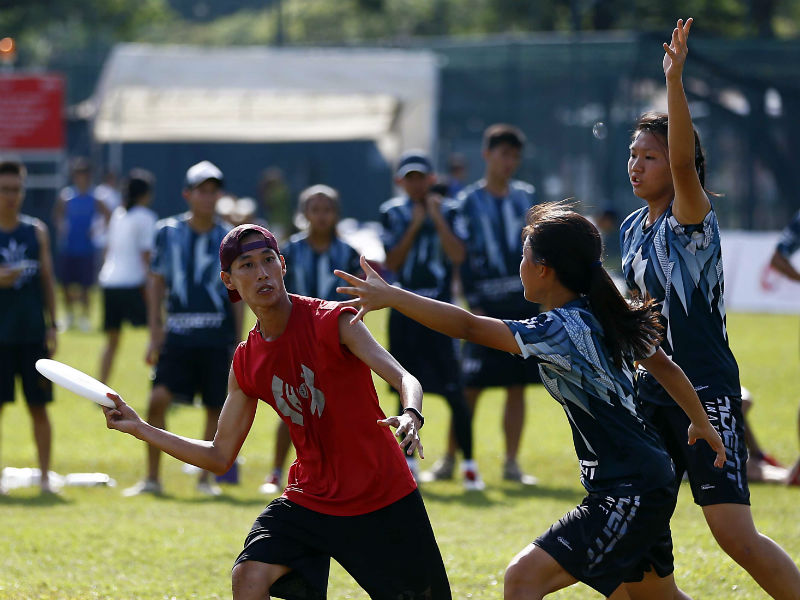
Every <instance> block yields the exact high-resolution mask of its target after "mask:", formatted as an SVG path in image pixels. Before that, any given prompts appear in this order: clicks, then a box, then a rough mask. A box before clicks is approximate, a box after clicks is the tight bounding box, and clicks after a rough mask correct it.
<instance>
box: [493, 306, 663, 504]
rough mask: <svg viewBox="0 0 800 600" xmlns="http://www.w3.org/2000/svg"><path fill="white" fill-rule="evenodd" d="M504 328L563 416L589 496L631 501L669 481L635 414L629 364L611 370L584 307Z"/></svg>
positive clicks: (658, 449)
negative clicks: (533, 362) (535, 366)
mask: <svg viewBox="0 0 800 600" xmlns="http://www.w3.org/2000/svg"><path fill="white" fill-rule="evenodd" d="M505 323H506V325H508V328H509V329H510V330H511V332H512V333H513V334H514V337H515V338H516V340H517V344H518V345H519V349H520V351H521V352H522V356H523V357H525V358H529V357H533V358H534V359H535V360H536V361H537V362H538V363H539V373H540V374H541V376H542V383H543V384H544V387H545V388H546V389H547V391H548V392H550V395H551V396H553V398H555V399H556V400H557V401H558V403H559V404H561V406H562V407H563V408H564V412H565V413H566V414H567V418H568V419H569V424H570V427H571V428H572V439H573V442H574V444H575V452H576V454H577V455H578V461H579V463H580V468H581V483H582V484H583V487H585V488H586V490H587V491H588V492H590V493H592V492H594V493H597V492H599V493H606V494H610V495H630V494H634V493H639V492H645V491H647V490H650V489H653V488H657V487H661V486H663V485H665V484H667V483H669V482H670V481H672V478H673V477H674V471H673V468H672V461H671V460H670V458H669V455H668V454H667V451H666V450H665V449H664V447H663V445H662V443H661V442H660V441H659V438H658V435H657V433H656V432H655V431H654V430H653V429H652V428H651V427H650V426H649V425H647V424H646V423H645V421H644V420H643V419H642V418H641V417H640V415H639V414H638V412H637V408H636V403H635V401H634V384H633V372H632V368H631V366H630V363H624V364H623V366H622V367H621V368H620V367H617V366H615V365H614V363H613V361H612V360H611V358H610V355H609V352H608V348H607V347H606V344H605V340H604V335H603V329H602V327H601V326H600V324H599V323H598V321H597V319H596V318H595V317H594V315H593V314H592V313H591V312H590V311H589V307H588V302H587V300H585V299H583V298H581V299H578V300H575V301H573V302H569V303H568V304H565V305H564V306H562V307H561V308H556V309H553V310H549V311H547V312H544V313H542V314H540V315H538V316H536V317H534V318H532V319H528V320H525V321H505Z"/></svg>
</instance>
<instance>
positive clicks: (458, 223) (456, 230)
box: [442, 198, 469, 242]
mask: <svg viewBox="0 0 800 600" xmlns="http://www.w3.org/2000/svg"><path fill="white" fill-rule="evenodd" d="M442 214H443V215H444V219H445V221H447V224H448V225H449V226H450V230H451V231H452V232H453V234H454V235H455V236H456V237H457V238H458V239H459V240H461V241H462V242H466V241H467V240H468V239H469V231H468V230H467V222H466V219H465V218H464V216H463V214H462V213H461V211H460V210H459V209H458V203H457V202H456V201H455V200H452V199H450V198H447V199H445V200H444V201H443V202H442Z"/></svg>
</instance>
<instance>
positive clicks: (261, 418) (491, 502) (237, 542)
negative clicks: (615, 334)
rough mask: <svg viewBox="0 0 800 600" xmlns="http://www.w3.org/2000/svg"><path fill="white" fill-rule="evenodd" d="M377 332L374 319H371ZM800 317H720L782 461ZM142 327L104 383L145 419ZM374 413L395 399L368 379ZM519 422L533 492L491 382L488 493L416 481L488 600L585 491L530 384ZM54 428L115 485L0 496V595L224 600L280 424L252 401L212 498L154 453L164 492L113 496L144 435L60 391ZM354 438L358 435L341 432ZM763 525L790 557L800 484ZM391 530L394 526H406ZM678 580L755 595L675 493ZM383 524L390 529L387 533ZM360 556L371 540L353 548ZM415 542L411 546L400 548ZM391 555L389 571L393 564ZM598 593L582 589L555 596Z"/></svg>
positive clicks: (59, 447)
mask: <svg viewBox="0 0 800 600" xmlns="http://www.w3.org/2000/svg"><path fill="white" fill-rule="evenodd" d="M367 322H368V324H369V325H370V328H371V329H372V330H373V332H374V333H375V334H376V336H377V337H378V338H379V339H381V340H383V339H385V315H383V314H377V315H375V314H372V315H370V316H369V317H368V319H367ZM798 325H799V323H798V319H797V318H796V317H786V316H774V315H745V314H733V315H730V317H729V320H728V327H729V332H730V336H731V339H732V342H733V348H734V352H735V353H736V356H737V358H738V360H739V364H740V368H741V372H742V383H744V385H746V386H747V387H749V388H750V390H751V391H752V392H753V395H754V397H755V408H754V410H753V411H752V413H751V422H752V423H753V426H754V429H755V431H756V433H757V436H758V438H759V440H760V442H761V444H762V445H763V446H764V447H765V448H766V449H767V450H768V451H769V452H771V453H772V454H774V455H775V456H776V457H777V458H778V459H779V460H781V461H783V462H784V463H790V462H792V461H794V459H795V458H796V456H797V448H798V441H797V432H796V421H797V419H796V413H797V405H798V399H800V377H799V376H798V375H799V374H800V365H798V335H799V334H800V331H798V330H800V327H799V326H798ZM101 343H102V337H101V335H100V334H99V333H88V334H86V333H79V332H69V333H67V334H65V335H62V336H61V337H60V346H59V350H58V353H57V355H56V356H55V358H56V359H59V360H62V361H65V362H68V363H70V364H72V365H74V366H76V367H78V368H80V369H83V370H86V371H88V372H90V373H95V372H96V370H97V364H98V354H99V351H100V346H101ZM145 343H146V338H145V333H144V331H143V330H136V331H134V330H126V331H125V332H124V335H123V340H122V345H121V349H120V354H119V356H118V359H117V363H116V368H115V371H114V373H113V375H112V380H111V381H110V384H111V386H112V387H114V388H115V389H117V390H118V391H119V392H120V393H121V394H122V396H123V397H124V398H125V399H126V400H127V401H128V402H129V403H130V404H131V405H132V406H133V407H134V408H136V409H137V410H139V411H140V412H143V411H144V409H145V406H146V401H147V394H148V389H149V380H148V369H147V368H146V367H145V365H144V364H143V361H142V357H143V355H144V350H145ZM378 391H379V393H380V395H381V396H382V398H383V405H384V410H385V411H386V412H388V413H393V412H394V410H395V402H396V401H395V399H394V397H393V396H392V395H390V394H389V393H387V391H386V385H385V384H384V383H383V382H382V381H379V382H378ZM526 401H527V407H528V419H527V428H526V431H525V437H524V443H523V450H522V453H521V462H522V464H523V467H524V468H525V469H526V470H528V471H530V472H532V473H535V474H536V475H537V476H538V477H539V478H540V480H541V484H540V486H538V487H536V488H531V489H523V488H521V487H519V486H516V485H512V484H508V483H505V482H503V481H502V480H501V479H500V463H501V457H502V435H501V431H500V419H501V409H502V399H501V396H500V394H499V392H498V391H497V390H492V391H489V392H487V393H486V394H485V395H484V397H483V398H482V399H481V402H480V404H479V407H478V412H477V415H476V419H475V433H476V453H477V459H478V461H479V464H480V467H481V470H482V474H483V477H484V479H485V480H486V483H487V489H486V491H485V492H483V493H480V492H469V493H466V492H464V491H463V490H462V487H461V483H460V482H459V481H454V482H441V483H435V484H428V485H426V486H424V488H423V494H424V497H425V502H426V505H427V507H428V511H429V513H430V517H431V521H432V523H433V526H434V529H435V530H436V535H437V539H438V541H439V546H440V548H441V550H442V554H443V556H444V559H445V564H446V565H447V569H448V573H449V576H450V581H451V584H452V588H453V597H454V598H459V599H463V598H486V599H498V598H502V594H503V571H504V569H505V566H506V564H507V563H508V561H509V560H510V559H511V557H512V556H514V554H515V553H516V552H517V551H519V550H520V549H521V548H523V547H524V546H525V545H526V544H528V543H529V542H530V541H531V540H532V539H534V538H535V537H536V536H537V535H538V534H540V533H541V532H542V531H544V530H545V529H546V528H547V527H548V526H549V525H550V524H551V523H552V522H553V521H554V520H556V519H557V518H559V517H560V516H561V515H562V514H563V513H564V512H566V511H567V510H569V509H571V508H572V507H573V506H574V505H575V504H576V503H578V502H579V501H580V499H581V497H582V495H583V493H582V488H581V486H580V484H579V481H578V466H577V461H576V459H575V455H574V451H573V448H572V441H571V436H570V433H569V427H568V425H567V422H566V418H565V417H564V415H563V413H562V411H561V409H560V408H559V406H558V405H557V404H556V403H555V402H554V401H553V400H552V399H551V398H550V397H549V396H548V395H547V394H546V393H545V392H544V391H543V390H542V388H541V387H534V388H531V389H530V390H529V391H528V393H527V400H526ZM50 414H51V418H52V420H53V426H54V442H53V465H52V469H53V470H54V471H56V472H57V473H60V474H66V473H71V472H94V471H100V472H105V473H108V474H110V475H111V476H112V477H113V478H114V479H116V480H117V482H118V485H117V487H115V488H107V487H98V488H78V487H69V488H65V489H64V490H63V492H62V494H61V495H60V496H56V497H44V496H40V495H39V494H38V492H37V490H36V489H34V488H23V489H18V490H13V491H12V492H11V493H10V494H9V496H7V497H0V565H2V568H0V598H2V599H5V598H9V599H10V598H13V599H15V600H16V599H24V598H47V599H56V598H58V599H87V598H115V599H122V598H131V599H132V598H137V599H171V598H176V599H182V598H227V597H230V568H231V565H232V562H233V560H234V558H235V557H236V555H237V554H238V552H239V551H240V549H241V546H242V542H243V540H244V537H245V535H246V534H247V532H248V530H249V528H250V525H251V524H252V522H253V520H254V519H255V517H256V516H257V515H258V513H259V512H260V511H261V510H262V508H263V507H264V506H265V504H266V502H267V501H268V499H267V498H265V497H263V496H260V495H259V494H258V492H257V488H258V485H259V484H260V483H261V481H262V478H263V477H264V475H265V474H266V473H267V471H268V468H269V466H270V464H271V456H272V441H273V431H274V426H275V423H276V422H277V417H276V416H275V415H274V413H273V412H272V410H271V409H270V408H269V407H268V406H266V405H265V404H262V405H261V407H260V410H259V412H258V414H257V416H256V423H255V424H254V426H253V428H252V430H251V432H250V436H249V438H248V440H247V442H246V443H245V445H244V447H243V448H242V453H241V456H242V457H243V459H244V463H243V464H242V465H241V468H240V476H241V482H240V484H239V485H235V486H225V487H224V491H225V493H224V495H223V496H221V497H220V498H215V499H208V498H205V497H201V496H199V495H198V494H197V493H196V492H195V490H194V482H195V480H194V477H193V476H189V475H186V474H184V473H182V472H181V464H180V463H179V462H178V461H176V460H174V459H172V458H170V457H166V458H165V460H164V461H163V480H164V488H165V492H166V495H165V496H164V497H162V498H152V497H149V496H145V497H136V498H123V497H121V495H120V490H121V489H122V488H124V487H127V486H129V485H131V484H133V483H134V482H136V481H137V480H138V479H139V478H140V477H141V476H142V474H143V470H144V457H145V449H144V446H143V444H141V443H140V442H138V441H136V440H134V439H133V438H130V437H128V436H124V435H121V434H119V433H117V432H112V431H108V430H107V429H106V427H105V422H104V419H103V417H102V414H101V413H100V410H99V408H97V407H96V406H95V405H93V404H91V403H90V402H88V401H86V400H83V399H82V398H79V397H77V396H74V395H72V394H70V393H68V392H66V391H64V390H60V389H59V390H58V391H57V392H56V401H55V403H54V404H53V405H52V406H51V412H50ZM425 415H426V427H425V430H424V431H423V441H424V443H425V451H426V455H427V456H428V459H427V461H426V462H427V463H428V466H430V463H432V462H433V460H435V459H436V458H437V457H438V456H440V455H441V453H442V451H443V448H444V442H445V439H444V437H445V435H444V432H445V428H446V425H447V423H448V418H449V417H448V411H447V409H446V406H445V403H444V401H443V400H441V399H440V398H437V397H435V396H434V397H428V398H426V400H425ZM202 416H203V411H202V410H201V409H197V408H192V407H176V408H174V409H173V410H172V412H171V413H170V416H169V427H170V429H171V430H173V431H176V432H178V433H181V434H184V435H188V436H197V435H198V434H199V432H200V431H201V427H202ZM353 434H354V435H357V432H353ZM0 456H1V457H2V463H1V464H2V465H3V466H14V467H31V466H35V465H36V462H35V458H34V447H33V442H32V437H31V431H30V420H29V418H28V415H27V411H26V410H25V408H24V403H23V402H21V401H20V399H18V401H17V402H16V403H14V404H13V405H10V406H7V407H6V408H5V410H4V411H3V421H2V453H1V454H0ZM751 491H752V502H753V513H754V515H755V520H756V524H757V525H758V527H759V529H760V530H761V531H762V532H763V533H765V534H767V535H769V536H771V537H773V538H774V539H776V540H777V541H778V542H779V543H780V544H781V545H782V546H783V547H784V548H785V549H786V550H787V552H789V554H790V555H791V556H792V557H793V558H794V560H795V561H796V562H800V502H798V500H800V489H798V488H783V487H779V486H775V485H769V486H768V485H760V484H755V485H753V486H751ZM402 526H403V524H402V523H398V524H397V527H402ZM672 530H673V536H674V542H675V549H676V550H675V562H676V577H677V579H678V582H679V584H680V585H681V587H682V588H683V589H684V590H685V591H686V592H687V593H689V594H690V595H691V596H693V597H695V598H737V599H742V600H744V599H756V598H764V597H766V596H765V594H763V593H762V592H761V591H760V589H759V588H758V587H757V586H756V585H755V584H754V583H753V582H752V581H751V580H750V579H749V577H748V576H747V575H746V574H745V573H744V571H742V570H741V569H740V568H738V567H737V566H736V565H734V564H733V562H732V561H731V560H730V559H729V558H728V557H727V556H725V555H724V554H723V553H722V551H721V550H719V549H718V547H717V546H716V544H715V542H714V541H713V539H712V537H711V534H710V533H709V531H708V529H707V528H706V526H705V523H704V521H703V519H702V515H701V512H700V510H699V509H698V508H697V507H695V506H694V504H693V503H692V500H691V493H690V491H689V489H688V486H685V485H684V486H683V489H682V490H681V495H680V500H679V503H678V508H677V511H676V513H675V516H674V517H673V519H672ZM391 533H392V532H391V531H387V532H386V535H391ZM365 551H368V549H365ZM409 551H413V549H411V550H409ZM402 565H403V561H402V557H398V560H397V566H398V569H402ZM329 597H330V598H331V599H332V600H339V599H343V598H358V599H365V598H367V596H366V595H365V594H364V593H363V592H361V591H360V590H359V589H358V588H357V586H356V585H355V583H354V582H353V581H352V579H350V577H349V576H348V575H347V574H346V573H345V572H344V571H343V570H342V569H340V568H339V567H338V566H336V565H334V568H333V569H332V574H331V580H330V586H329ZM552 597H553V598H558V599H572V598H599V597H600V596H599V594H597V593H595V592H593V591H592V590H590V589H589V588H587V587H585V586H583V585H581V584H578V585H576V586H573V587H572V588H569V589H567V590H563V591H561V592H559V593H557V594H555V595H553V596H552Z"/></svg>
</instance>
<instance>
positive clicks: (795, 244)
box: [776, 210, 800, 259]
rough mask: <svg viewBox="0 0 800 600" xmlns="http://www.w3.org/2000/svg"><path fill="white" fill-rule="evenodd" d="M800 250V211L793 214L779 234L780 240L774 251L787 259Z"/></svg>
mask: <svg viewBox="0 0 800 600" xmlns="http://www.w3.org/2000/svg"><path fill="white" fill-rule="evenodd" d="M799 249H800V210H798V211H797V213H795V215H794V217H792V220H791V221H789V224H788V225H787V226H786V228H785V229H784V230H783V231H782V232H781V239H780V241H779V242H778V247H777V248H776V250H777V251H778V252H780V253H781V254H782V255H783V256H785V257H786V258H787V259H789V258H791V256H792V254H794V253H795V252H797V251H798V250H799Z"/></svg>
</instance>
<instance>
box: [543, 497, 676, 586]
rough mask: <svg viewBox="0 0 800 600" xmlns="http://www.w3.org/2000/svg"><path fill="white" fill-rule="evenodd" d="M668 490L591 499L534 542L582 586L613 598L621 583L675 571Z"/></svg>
mask: <svg viewBox="0 0 800 600" xmlns="http://www.w3.org/2000/svg"><path fill="white" fill-rule="evenodd" d="M676 499H677V494H676V491H675V489H674V486H672V485H669V486H666V487H663V488H658V489H656V490H652V491H649V492H645V493H642V494H638V495H633V496H605V495H603V494H589V495H588V496H586V498H584V499H583V502H581V504H579V505H578V506H577V507H575V508H574V509H573V510H571V511H570V512H568V513H567V514H566V515H564V516H563V517H561V519H559V520H558V522H557V523H555V524H554V525H552V526H551V527H550V529H548V530H547V531H546V532H545V533H544V534H543V535H542V536H540V537H538V538H537V539H536V540H535V541H534V542H533V543H534V544H536V545H537V546H539V547H540V548H541V549H542V550H544V551H545V552H547V553H548V554H549V555H550V556H552V557H553V559H555V561H556V562H557V563H558V564H559V565H561V567H562V568H563V569H564V570H565V571H567V572H568V573H569V574H570V575H572V576H573V577H574V578H575V579H577V580H578V581H582V582H583V583H585V584H586V585H588V586H589V587H591V588H593V589H595V590H597V591H598V592H600V593H601V594H603V595H604V596H610V595H611V593H612V592H613V591H614V590H615V589H617V588H618V587H619V586H620V585H621V584H622V583H625V582H636V581H641V580H642V578H643V577H644V574H645V572H647V571H650V570H655V572H656V573H657V574H658V576H659V577H666V576H667V575H669V574H670V573H672V571H673V570H674V566H673V557H672V534H671V532H670V529H669V520H670V517H671V516H672V513H673V511H674V510H675V502H676Z"/></svg>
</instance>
